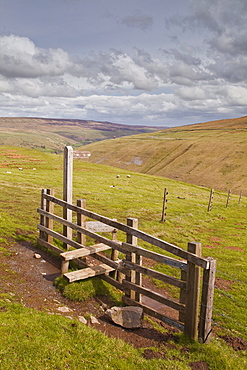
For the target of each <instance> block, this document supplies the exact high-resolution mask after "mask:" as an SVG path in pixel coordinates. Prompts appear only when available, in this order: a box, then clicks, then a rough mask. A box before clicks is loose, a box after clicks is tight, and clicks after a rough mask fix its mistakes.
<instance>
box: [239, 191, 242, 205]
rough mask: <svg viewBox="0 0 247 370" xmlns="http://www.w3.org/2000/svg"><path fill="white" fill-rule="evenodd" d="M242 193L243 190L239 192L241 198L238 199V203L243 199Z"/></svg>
mask: <svg viewBox="0 0 247 370" xmlns="http://www.w3.org/2000/svg"><path fill="white" fill-rule="evenodd" d="M242 195H243V192H242V191H240V194H239V200H238V204H240V202H241V199H242Z"/></svg>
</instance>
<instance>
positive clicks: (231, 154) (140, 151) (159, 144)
mask: <svg viewBox="0 0 247 370" xmlns="http://www.w3.org/2000/svg"><path fill="white" fill-rule="evenodd" d="M85 149H86V150H89V151H90V152H91V157H90V161H91V162H93V163H102V164H106V165H110V166H114V167H119V168H124V169H127V170H131V171H136V172H141V173H146V174H151V175H158V176H164V177H168V178H171V179H176V180H180V181H184V182H187V183H193V184H198V185H203V186H207V187H211V188H214V189H218V190H222V191H228V190H230V189H231V190H232V191H233V192H239V191H243V192H244V193H245V195H247V171H246V164H247V116H244V117H240V118H235V119H227V120H218V121H211V122H205V123H197V124H192V125H186V126H180V127H173V128H169V129H166V130H160V131H156V132H153V133H152V135H150V133H145V134H138V135H135V136H131V137H124V138H119V139H116V140H110V141H109V140H107V141H105V142H99V143H93V144H90V145H87V146H86V147H85Z"/></svg>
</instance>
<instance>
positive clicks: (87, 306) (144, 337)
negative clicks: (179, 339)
mask: <svg viewBox="0 0 247 370" xmlns="http://www.w3.org/2000/svg"><path fill="white" fill-rule="evenodd" d="M9 251H10V252H11V253H12V254H11V256H8V257H2V258H1V260H2V262H3V263H4V266H5V268H4V269H3V273H1V277H2V279H1V280H0V289H1V291H2V292H3V293H8V294H11V295H12V296H13V298H14V299H15V300H16V301H18V302H21V303H22V304H23V305H25V306H26V307H30V308H35V309H38V310H42V311H46V312H49V313H55V314H60V315H64V316H68V317H70V318H72V319H76V318H78V317H79V316H85V315H89V314H91V315H93V316H94V317H96V318H97V319H98V322H99V324H89V325H91V326H93V327H94V328H95V329H97V330H100V331H102V332H103V333H105V334H106V335H108V336H109V337H115V338H120V339H123V340H124V341H126V342H128V343H130V344H132V345H133V346H134V347H136V348H145V347H151V346H156V347H159V346H161V345H162V344H164V343H166V342H167V341H170V340H174V341H176V337H174V335H173V334H174V332H176V330H175V329H172V328H170V327H169V326H166V325H165V324H164V323H161V322H159V321H157V322H158V324H159V325H161V326H163V327H165V328H166V329H167V332H166V333H165V334H162V333H160V332H159V331H157V330H155V329H154V328H153V327H152V326H151V325H150V324H149V323H148V322H147V321H144V323H143V327H142V328H140V329H134V330H130V329H123V328H122V327H119V326H117V325H115V324H113V323H111V322H109V321H108V320H107V319H106V318H105V317H104V311H105V309H106V308H109V307H110V306H109V305H107V302H106V301H105V300H104V302H103V299H102V300H101V297H98V298H97V299H94V298H92V299H88V300H87V301H85V302H83V303H79V302H72V301H70V300H68V299H66V298H65V297H63V296H62V294H61V293H60V292H59V291H58V290H57V289H56V287H55V285H54V281H55V279H56V277H58V276H59V275H60V269H59V260H58V259H57V258H55V257H51V256H50V255H49V254H47V253H45V252H43V251H41V250H39V249H36V248H34V247H33V246H32V245H31V244H29V243H25V242H23V243H19V244H15V246H14V247H11V248H10V249H9ZM36 253H37V254H40V255H41V258H35V254H36ZM61 307H66V308H67V312H61V311H60V310H61ZM174 345H175V343H174Z"/></svg>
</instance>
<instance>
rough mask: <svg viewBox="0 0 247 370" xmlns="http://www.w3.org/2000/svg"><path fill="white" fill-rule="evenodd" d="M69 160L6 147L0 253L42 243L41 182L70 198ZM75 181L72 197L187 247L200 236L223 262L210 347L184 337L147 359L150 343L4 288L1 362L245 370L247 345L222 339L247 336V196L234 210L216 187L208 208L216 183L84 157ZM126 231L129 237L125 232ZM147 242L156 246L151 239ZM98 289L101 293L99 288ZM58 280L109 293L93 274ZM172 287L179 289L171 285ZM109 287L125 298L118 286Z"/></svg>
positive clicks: (77, 294)
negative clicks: (66, 186) (115, 334)
mask: <svg viewBox="0 0 247 370" xmlns="http://www.w3.org/2000/svg"><path fill="white" fill-rule="evenodd" d="M62 163H63V160H62V156H60V155H54V154H52V153H42V152H40V151H36V150H28V149H24V148H11V147H7V146H6V147H0V184H1V192H0V221H1V223H0V225H1V239H0V259H1V255H3V256H4V258H6V253H8V247H9V246H11V245H13V244H14V243H15V242H16V241H20V240H26V241H29V242H31V243H34V244H35V243H36V238H37V236H38V233H37V224H38V222H39V217H38V215H37V213H36V208H37V207H39V206H40V194H41V189H42V188H52V189H54V190H55V195H56V196H57V197H60V198H61V197H62V180H63V169H62V168H63V164H62ZM20 167H21V168H23V170H22V171H20V170H19V168H20ZM33 168H36V169H35V170H34V169H33ZM6 171H8V172H11V173H6ZM127 174H130V175H131V177H127ZM117 175H120V177H119V178H117ZM73 182H74V184H73V191H74V194H73V200H74V203H75V202H76V199H81V198H85V199H86V200H87V208H88V209H89V210H92V211H94V212H96V213H99V214H103V215H105V216H107V217H110V218H116V219H117V220H118V221H121V222H126V218H127V217H137V218H138V219H139V228H140V229H141V230H143V231H145V232H147V233H149V234H152V235H154V236H157V237H159V238H161V239H164V240H166V241H168V242H170V243H174V244H176V245H178V246H179V247H182V248H184V249H186V248H187V244H188V242H190V241H192V240H195V241H199V242H201V243H202V246H203V248H202V254H203V256H204V257H207V256H211V257H213V258H215V259H216V260H217V274H216V276H217V282H216V285H217V286H218V288H219V289H216V290H215V300H214V310H213V319H214V323H215V326H214V333H215V334H216V337H215V339H213V340H212V342H211V343H210V344H209V345H201V344H199V343H194V344H189V343H187V342H185V339H183V336H182V335H180V336H179V343H178V344H176V346H175V348H173V349H169V348H166V349H165V351H166V354H167V356H166V359H165V360H164V359H163V360H158V359H156V360H148V361H147V360H145V359H144V358H143V357H142V355H141V352H142V351H143V349H142V350H139V351H136V350H133V349H132V348H131V347H128V346H127V345H126V344H123V343H122V342H118V341H113V340H110V339H107V338H105V337H104V336H103V335H102V334H100V333H97V332H96V331H94V330H92V329H91V328H88V327H84V326H83V325H81V324H80V323H77V322H74V321H73V322H71V321H70V320H67V319H66V318H62V317H60V316H51V315H47V314H46V313H42V312H36V311H30V310H27V309H26V308H24V307H22V306H21V305H16V304H14V303H13V302H12V301H11V302H9V300H10V299H8V300H6V298H4V297H3V296H1V294H7V293H6V290H5V291H4V292H1V291H0V298H2V301H1V307H5V308H3V309H2V310H1V312H0V315H1V325H0V328H1V329H0V331H1V335H0V343H1V346H0V348H1V350H0V359H1V366H2V367H1V369H3V370H5V369H10V368H19V369H21V370H22V369H33V364H34V363H35V364H37V366H36V369H51V368H54V369H56V368H59V369H66V368H70V369H78V368H82V369H83V368H85V369H90V368H92V369H94V368H95V369H97V368H102V369H111V368H117V369H125V368H126V369H127V368H130V367H133V369H144V368H145V369H188V364H189V363H190V362H191V361H199V360H201V361H206V362H207V363H208V365H209V366H210V370H212V369H235V368H236V364H237V367H238V368H239V369H242V368H243V369H244V368H246V360H245V357H244V356H245V355H246V352H244V351H239V352H234V351H233V350H232V349H231V348H229V347H228V346H226V345H225V343H224V341H223V340H222V339H220V338H218V337H217V333H218V334H222V333H223V334H229V335H231V336H239V337H242V338H244V339H245V340H247V333H246V327H247V320H246V315H245V310H246V303H245V301H246V284H247V260H246V258H245V254H246V249H247V247H246V242H247V230H246V223H247V212H246V207H247V199H246V197H243V198H242V202H241V204H238V196H237V195H232V197H231V200H230V204H229V207H228V208H226V207H225V205H226V197H227V194H226V193H223V192H218V191H217V192H215V195H214V200H213V208H212V210H211V211H210V212H207V205H208V200H209V193H210V189H207V188H205V187H200V186H196V185H189V184H185V183H183V182H176V181H174V180H170V179H166V178H162V177H155V176H151V175H145V174H139V173H129V171H126V170H120V169H116V168H112V167H107V166H101V165H94V164H91V163H87V162H84V161H82V160H75V161H74V176H73ZM113 185H114V187H112V186H113ZM165 187H166V188H168V192H169V194H168V203H167V216H166V222H161V221H160V220H161V211H162V202H163V192H164V188H165ZM180 198H184V199H180ZM118 237H119V240H124V238H125V237H124V235H123V234H121V233H120V234H119V236H118ZM140 244H141V246H143V247H146V248H150V245H149V244H147V243H140ZM154 250H155V251H157V252H162V251H160V250H159V249H158V248H154ZM2 268H3V269H4V268H5V266H4V264H1V269H2ZM157 268H158V269H160V270H162V272H165V273H169V274H173V275H174V276H177V274H178V271H177V270H174V271H173V269H171V268H169V267H168V266H157ZM10 273H11V272H10ZM0 276H1V273H0ZM87 284H88V286H87ZM99 286H100V289H102V290H99V291H97V289H99ZM60 287H61V289H63V290H64V291H65V293H66V294H67V295H68V296H70V298H71V299H77V300H81V301H82V300H83V299H86V298H87V297H90V296H91V295H92V294H109V291H110V290H109V289H110V288H109V286H108V285H105V283H104V284H98V287H97V289H96V290H95V285H94V286H93V284H92V282H91V283H89V281H88V282H86V284H85V283H84V284H83V283H76V284H71V285H65V284H63V283H62V282H61V281H60ZM169 292H170V294H174V295H175V296H176V295H177V292H176V291H175V290H173V289H171V290H170V291H169ZM83 294H84V296H83ZM110 294H111V296H112V297H113V299H116V300H118V299H119V298H118V296H115V292H110ZM114 297H115V298H114ZM101 344H102V346H101ZM184 346H188V347H189V349H190V351H189V354H187V355H186V354H185V353H183V352H181V349H182V348H183V347H184ZM41 348H43V349H41ZM157 350H159V349H157ZM186 356H187V357H186ZM106 358H107V359H108V360H106ZM90 361H91V362H90ZM18 366H19V367H18Z"/></svg>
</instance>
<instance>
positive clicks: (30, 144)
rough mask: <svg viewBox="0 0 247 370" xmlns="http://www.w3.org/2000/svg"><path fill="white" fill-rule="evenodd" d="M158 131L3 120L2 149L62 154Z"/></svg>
mask: <svg viewBox="0 0 247 370" xmlns="http://www.w3.org/2000/svg"><path fill="white" fill-rule="evenodd" d="M158 129H160V128H158V127H148V126H136V125H122V124H117V123H112V122H96V121H87V120H75V119H52V118H51V119H48V118H25V117H22V118H20V117H0V145H14V146H21V147H26V148H36V149H42V150H44V149H47V150H57V151H60V150H62V149H63V148H64V146H65V145H73V147H76V146H78V145H79V146H81V145H84V144H88V143H91V142H95V141H99V140H105V139H109V138H113V137H121V136H126V135H135V134H138V133H144V132H152V131H155V130H158Z"/></svg>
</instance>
